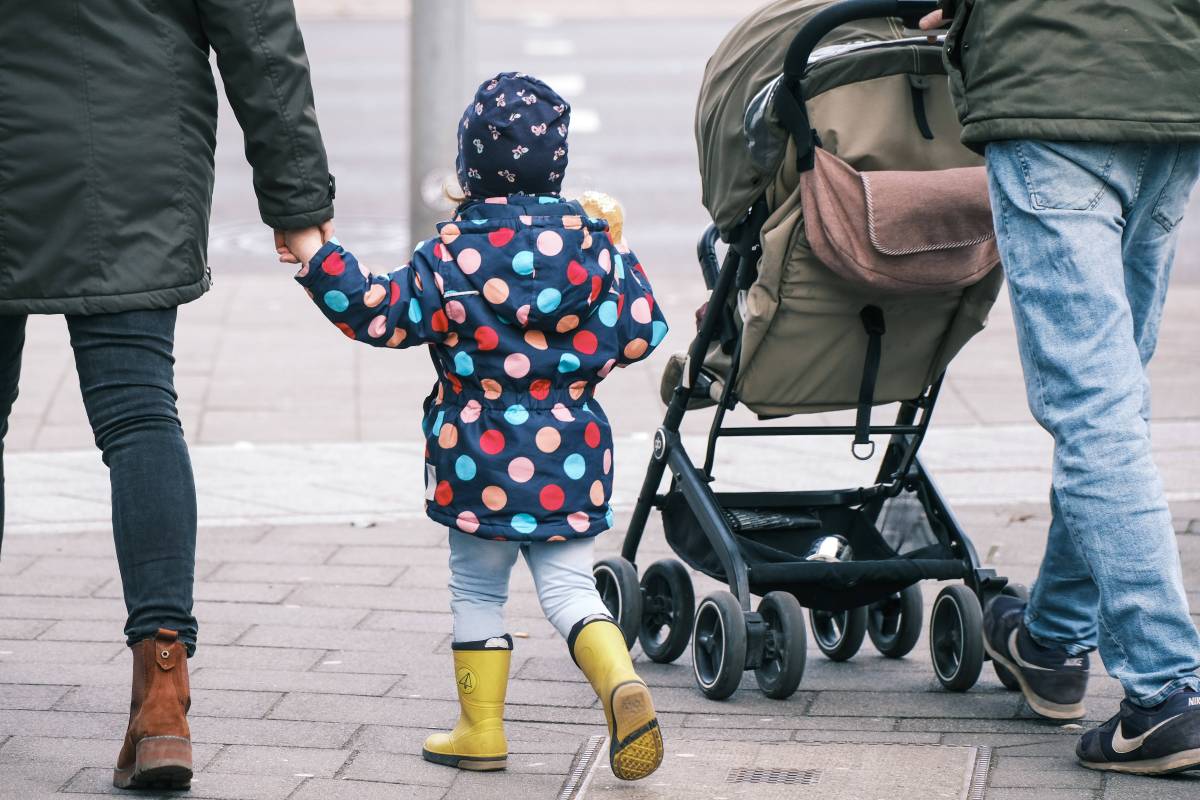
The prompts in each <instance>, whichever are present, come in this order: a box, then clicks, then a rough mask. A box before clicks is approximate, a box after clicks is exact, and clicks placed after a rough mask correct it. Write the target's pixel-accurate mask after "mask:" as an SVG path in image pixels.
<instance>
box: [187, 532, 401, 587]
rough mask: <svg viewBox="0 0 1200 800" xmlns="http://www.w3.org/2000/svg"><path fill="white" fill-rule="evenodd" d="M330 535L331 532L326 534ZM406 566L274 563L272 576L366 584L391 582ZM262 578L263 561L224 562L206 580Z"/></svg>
mask: <svg viewBox="0 0 1200 800" xmlns="http://www.w3.org/2000/svg"><path fill="white" fill-rule="evenodd" d="M327 535H328V534H327ZM406 569H407V568H406V567H363V566H359V567H349V566H337V565H329V564H272V565H271V567H270V576H271V580H274V581H280V582H285V583H320V584H348V585H363V586H391V585H392V584H394V583H395V582H396V581H397V579H398V578H400V576H401V575H403V574H404V572H405V570H406ZM262 579H263V568H262V565H260V564H221V565H220V566H219V567H218V568H217V570H216V571H215V572H213V573H212V574H210V575H208V576H207V577H206V580H209V581H221V582H226V583H228V582H238V581H247V582H250V583H259V582H260V581H262Z"/></svg>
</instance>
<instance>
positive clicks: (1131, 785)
mask: <svg viewBox="0 0 1200 800" xmlns="http://www.w3.org/2000/svg"><path fill="white" fill-rule="evenodd" d="M1197 797H1200V775H1198V774H1196V773H1194V772H1191V773H1183V774H1181V775H1173V776H1170V777H1165V778H1144V777H1140V776H1137V775H1116V774H1113V775H1109V776H1108V780H1107V781H1106V782H1105V786H1104V800H1196V798H1197Z"/></svg>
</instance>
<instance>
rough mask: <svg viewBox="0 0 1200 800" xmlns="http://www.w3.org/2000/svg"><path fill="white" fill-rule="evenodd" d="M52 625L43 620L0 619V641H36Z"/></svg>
mask: <svg viewBox="0 0 1200 800" xmlns="http://www.w3.org/2000/svg"><path fill="white" fill-rule="evenodd" d="M52 624H53V623H51V622H49V621H47V620H44V619H0V639H36V638H38V636H39V635H40V634H41V633H42V632H43V631H45V630H46V629H47V628H49V627H50V626H51V625H52Z"/></svg>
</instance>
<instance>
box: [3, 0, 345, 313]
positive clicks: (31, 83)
mask: <svg viewBox="0 0 1200 800" xmlns="http://www.w3.org/2000/svg"><path fill="white" fill-rule="evenodd" d="M0 7H2V9H3V13H4V21H3V24H0V314H20V313H66V314H98V313H112V312H119V311H127V310H135V309H147V308H166V307H172V306H177V305H179V304H181V303H186V302H188V301H190V300H194V299H196V298H197V297H199V296H200V295H201V294H203V293H204V292H205V291H206V290H207V289H208V287H209V276H208V270H207V241H208V222H209V210H210V206H211V203H212V191H213V154H214V147H215V143H216V123H217V91H216V86H215V83H214V80H213V66H212V64H211V63H210V60H209V56H210V52H212V51H215V52H216V54H217V58H216V65H217V68H218V69H219V71H220V74H221V78H222V79H223V81H224V83H225V91H226V94H227V95H228V97H229V100H230V103H231V105H232V106H233V110H234V113H235V114H236V115H237V118H238V122H239V123H240V124H241V127H242V130H243V131H244V132H245V151H246V157H247V159H248V160H249V161H250V164H251V165H252V166H253V168H254V189H255V192H256V194H257V195H258V204H259V210H260V212H261V215H262V218H263V220H264V221H265V222H266V223H267V224H268V225H270V226H272V227H276V228H299V227H307V226H310V225H315V224H319V223H321V222H324V221H325V220H327V219H329V218H330V217H331V216H332V215H333V205H332V201H333V192H332V187H331V182H330V177H329V171H328V167H327V165H326V159H325V148H324V146H323V145H322V142H321V135H320V132H319V130H318V128H317V121H316V114H315V112H314V110H313V96H312V89H311V86H310V83H309V72H308V61H307V59H306V57H305V51H304V42H303V40H302V39H301V37H300V30H299V28H298V27H297V25H296V17H295V10H294V8H293V6H292V2H291V0H86V1H85V0H12V1H11V2H3V3H0ZM266 241H268V240H266V239H264V243H265V242H266Z"/></svg>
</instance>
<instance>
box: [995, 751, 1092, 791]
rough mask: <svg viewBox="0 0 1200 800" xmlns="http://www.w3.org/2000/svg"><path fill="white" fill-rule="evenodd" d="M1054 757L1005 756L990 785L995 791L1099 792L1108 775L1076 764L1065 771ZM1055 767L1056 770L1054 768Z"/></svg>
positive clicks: (997, 765) (1060, 762)
mask: <svg viewBox="0 0 1200 800" xmlns="http://www.w3.org/2000/svg"><path fill="white" fill-rule="evenodd" d="M1062 763H1063V762H1062V761H1061V760H1059V759H1054V758H1011V757H1004V756H1001V757H1000V759H999V761H998V762H997V763H996V764H995V765H994V766H993V767H992V774H991V776H990V778H989V779H988V785H989V786H990V787H992V788H996V789H999V788H1027V789H1093V790H1094V789H1099V788H1100V787H1101V785H1102V784H1103V783H1104V776H1103V774H1101V773H1099V772H1095V771H1093V770H1088V769H1084V768H1083V767H1080V766H1079V765H1074V767H1073V768H1072V769H1062V768H1061V767H1062ZM1052 767H1054V768H1052Z"/></svg>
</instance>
